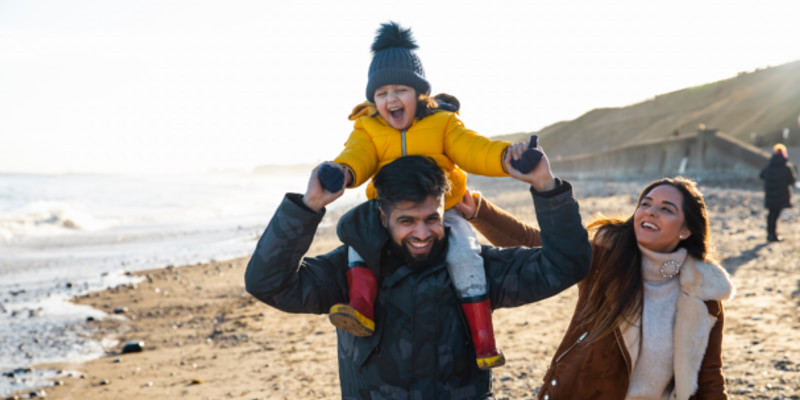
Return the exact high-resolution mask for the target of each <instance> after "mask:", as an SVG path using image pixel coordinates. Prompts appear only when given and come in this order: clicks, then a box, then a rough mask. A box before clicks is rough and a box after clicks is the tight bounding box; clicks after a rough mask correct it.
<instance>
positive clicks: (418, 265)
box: [391, 239, 446, 271]
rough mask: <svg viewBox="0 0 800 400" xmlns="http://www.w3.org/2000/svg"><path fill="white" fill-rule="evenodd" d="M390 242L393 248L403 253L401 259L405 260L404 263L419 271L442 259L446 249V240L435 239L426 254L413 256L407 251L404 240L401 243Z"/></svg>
mask: <svg viewBox="0 0 800 400" xmlns="http://www.w3.org/2000/svg"><path fill="white" fill-rule="evenodd" d="M391 242H392V247H393V248H394V250H395V251H396V252H397V253H399V254H402V255H403V259H405V260H406V265H407V266H408V268H410V269H411V270H413V271H420V270H423V269H426V268H429V267H432V266H434V265H436V264H437V263H438V262H440V261H441V260H442V253H443V252H444V250H445V249H446V246H445V244H446V242H445V241H444V240H442V239H436V240H435V241H434V242H433V247H432V248H431V251H429V252H428V254H425V255H422V254H420V255H418V256H414V255H412V254H411V252H410V251H408V244H407V243H406V241H405V240H404V241H403V243H401V244H397V243H396V242H394V241H391Z"/></svg>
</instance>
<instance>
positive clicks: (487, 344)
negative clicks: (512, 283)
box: [461, 299, 506, 370]
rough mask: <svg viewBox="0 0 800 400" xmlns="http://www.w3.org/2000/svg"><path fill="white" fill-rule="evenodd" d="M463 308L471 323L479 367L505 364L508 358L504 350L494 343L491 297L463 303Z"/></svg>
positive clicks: (470, 329) (468, 321) (485, 367)
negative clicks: (498, 348)
mask: <svg viewBox="0 0 800 400" xmlns="http://www.w3.org/2000/svg"><path fill="white" fill-rule="evenodd" d="M461 308H462V309H463V310H464V315H465V316H466V317H467V323H469V332H470V333H471V334H472V343H473V344H474V345H475V355H476V361H477V362H478V367H479V368H480V369H483V370H487V369H491V368H494V367H499V366H502V365H505V363H506V358H505V356H503V352H501V351H499V350H497V347H495V344H494V328H493V327H492V306H491V304H490V303H489V299H486V300H484V301H481V302H478V303H462V304H461Z"/></svg>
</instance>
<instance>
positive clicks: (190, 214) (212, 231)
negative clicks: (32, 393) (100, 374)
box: [0, 167, 365, 396]
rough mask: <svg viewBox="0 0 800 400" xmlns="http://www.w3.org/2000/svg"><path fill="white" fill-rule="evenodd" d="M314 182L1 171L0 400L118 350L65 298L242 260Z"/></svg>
mask: <svg viewBox="0 0 800 400" xmlns="http://www.w3.org/2000/svg"><path fill="white" fill-rule="evenodd" d="M309 172H310V167H309V168H308V169H307V170H304V171H302V172H301V171H298V170H296V169H288V170H287V171H280V169H279V170H277V171H276V172H275V173H263V174H260V173H244V172H242V173H208V174H197V175H108V174H58V175H41V174H3V173H0V374H2V375H0V396H4V395H7V394H9V393H12V392H16V391H19V390H25V389H27V388H32V387H36V386H41V385H43V384H45V383H46V381H47V380H48V379H49V378H52V377H53V376H55V375H56V374H57V373H59V372H58V371H48V370H40V369H38V368H35V366H36V365H40V364H45V363H53V362H63V361H81V360H89V359H93V358H97V357H100V356H101V355H103V353H104V349H105V348H107V347H108V346H110V345H113V344H114V343H109V342H104V341H102V340H101V341H98V340H94V339H91V338H90V330H89V329H90V328H89V324H88V323H87V319H91V318H94V319H102V318H107V317H110V316H108V315H105V313H103V312H101V311H100V310H97V309H92V308H89V307H86V306H79V305H75V304H72V303H71V302H69V301H68V300H69V299H71V298H73V297H75V296H78V295H82V294H85V293H88V292H92V291H97V290H103V289H107V288H113V287H116V286H119V285H122V284H128V283H132V282H134V280H135V278H133V277H132V276H131V275H130V273H131V272H135V271H139V270H146V269H153V268H165V267H167V266H176V267H177V266H183V265H192V264H196V263H200V262H208V261H212V260H218V261H222V260H228V259H234V258H238V257H244V256H249V255H250V254H252V252H253V250H254V248H255V244H256V240H257V239H258V237H259V236H260V235H261V233H262V232H263V231H264V229H265V228H266V225H267V223H268V222H269V219H270V217H271V216H272V214H273V212H274V211H275V208H276V206H277V205H278V204H279V203H280V202H281V200H282V199H283V196H284V194H285V193H287V192H298V193H304V192H305V189H306V186H307V182H308V176H309ZM363 193H364V192H363V189H354V190H347V191H346V193H345V195H344V196H343V197H342V198H340V199H338V200H337V201H336V202H335V203H333V204H332V206H334V207H350V206H353V205H355V204H357V203H358V202H361V201H364V199H365V198H364V194H363Z"/></svg>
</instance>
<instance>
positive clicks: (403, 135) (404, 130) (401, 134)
mask: <svg viewBox="0 0 800 400" xmlns="http://www.w3.org/2000/svg"><path fill="white" fill-rule="evenodd" d="M407 130H408V129H403V132H400V140H401V141H402V144H401V146H402V149H403V157H405V156H407V155H408V152H406V131H407Z"/></svg>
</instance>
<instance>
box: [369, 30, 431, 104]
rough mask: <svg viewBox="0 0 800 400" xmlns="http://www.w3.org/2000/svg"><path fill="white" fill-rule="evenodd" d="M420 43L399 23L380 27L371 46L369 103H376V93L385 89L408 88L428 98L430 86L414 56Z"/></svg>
mask: <svg viewBox="0 0 800 400" xmlns="http://www.w3.org/2000/svg"><path fill="white" fill-rule="evenodd" d="M418 47H419V46H417V43H416V42H414V39H413V38H412V37H411V29H403V28H401V27H400V25H398V24H397V23H396V22H389V23H383V24H381V27H380V28H378V32H377V35H375V41H374V42H372V54H373V56H372V62H371V63H370V64H369V75H368V78H367V100H369V101H370V102H373V103H374V102H375V90H376V89H378V88H379V87H381V86H384V85H405V86H410V87H412V88H414V90H416V91H417V94H418V95H419V94H427V93H430V91H431V84H430V83H428V81H427V80H426V79H425V70H424V69H422V61H420V59H419V57H417V53H415V52H414V50H415V49H417V48H418Z"/></svg>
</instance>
